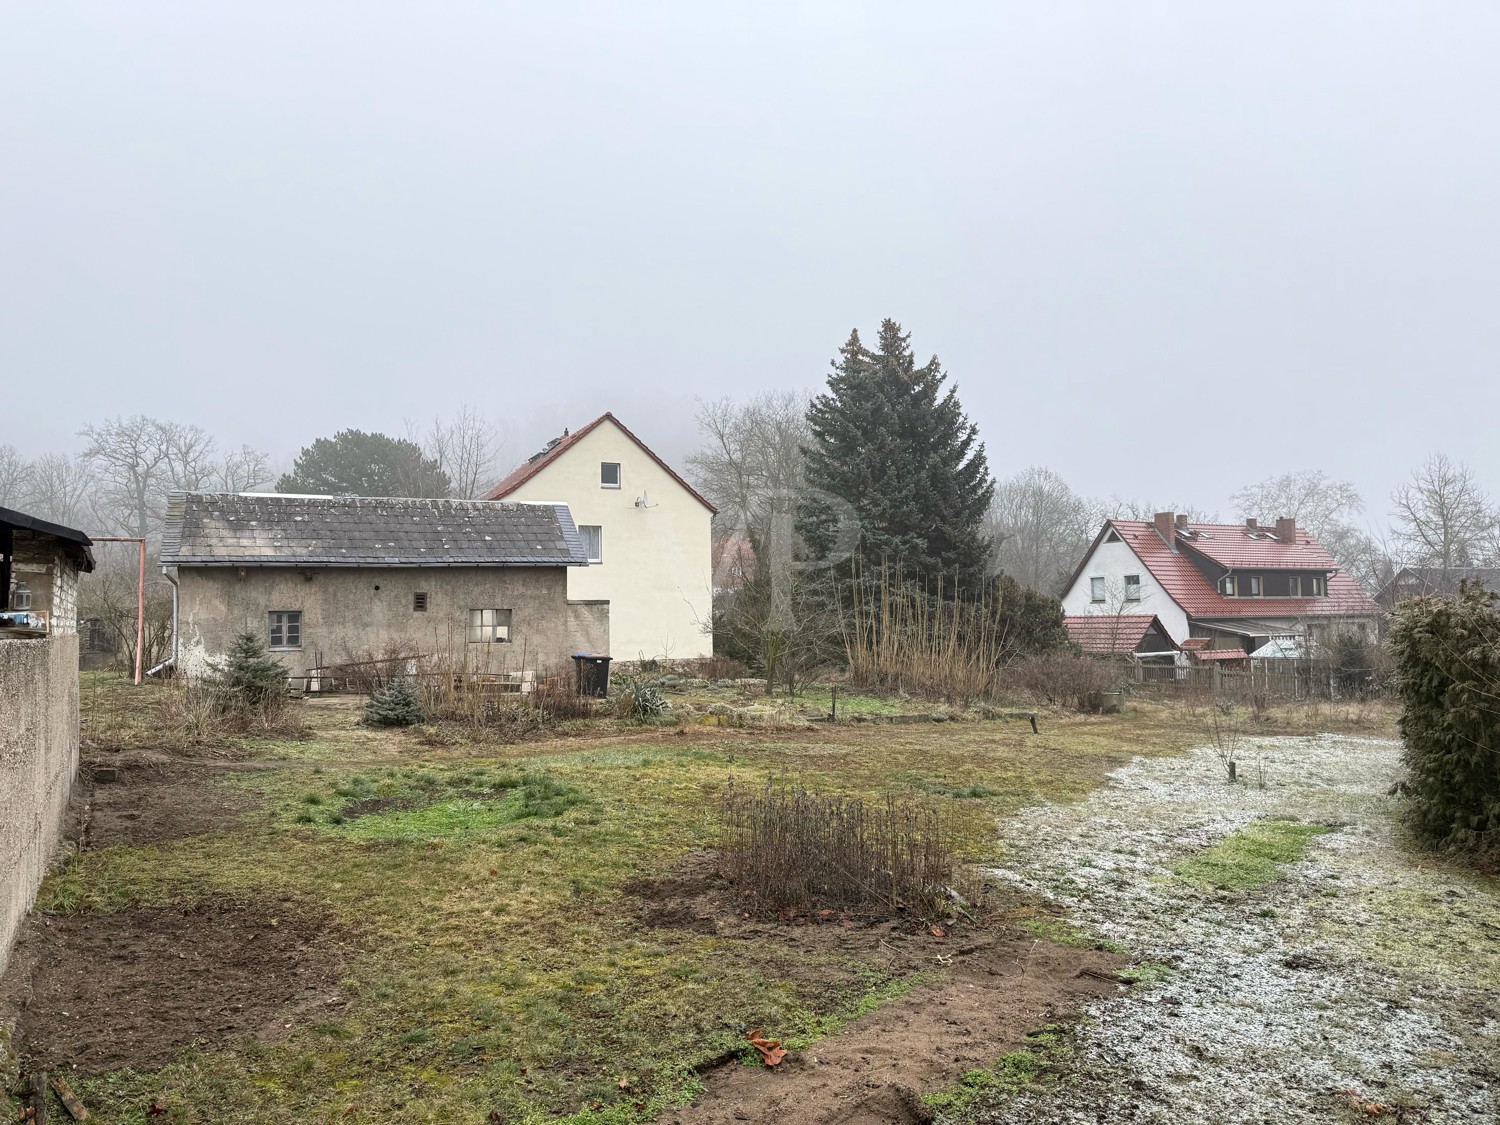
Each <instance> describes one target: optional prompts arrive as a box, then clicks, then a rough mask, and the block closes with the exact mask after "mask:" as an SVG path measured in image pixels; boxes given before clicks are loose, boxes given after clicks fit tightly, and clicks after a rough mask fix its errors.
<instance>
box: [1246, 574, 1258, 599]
mask: <svg viewBox="0 0 1500 1125" xmlns="http://www.w3.org/2000/svg"><path fill="white" fill-rule="evenodd" d="M1246 581H1248V582H1249V583H1250V596H1251V597H1252V598H1258V597H1260V575H1258V574H1252V575H1250V577H1249V578H1248V579H1246Z"/></svg>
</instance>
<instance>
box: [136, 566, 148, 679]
mask: <svg viewBox="0 0 1500 1125" xmlns="http://www.w3.org/2000/svg"><path fill="white" fill-rule="evenodd" d="M145 639H146V541H145V540H144V539H142V540H141V569H140V573H139V574H138V575H137V577H136V585H135V684H136V687H140V684H141V648H142V642H143V641H145Z"/></svg>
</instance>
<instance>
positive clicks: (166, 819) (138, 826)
mask: <svg viewBox="0 0 1500 1125" xmlns="http://www.w3.org/2000/svg"><path fill="white" fill-rule="evenodd" d="M226 768H227V767H225V766H223V765H212V764H202V763H197V762H190V761H184V760H182V759H180V758H174V757H170V756H168V755H165V754H142V753H138V754H119V755H110V756H109V758H108V759H107V760H97V761H93V762H89V763H87V764H86V767H85V768H84V769H83V770H81V771H80V773H79V777H80V780H81V782H82V784H81V785H80V786H79V787H78V789H77V791H76V793H75V796H74V798H73V805H74V808H73V810H72V815H73V818H74V821H75V826H76V831H75V832H74V833H73V835H74V836H75V838H77V839H78V840H79V842H80V844H81V845H82V846H83V847H85V848H107V847H127V848H138V847H144V846H147V845H150V844H159V843H162V842H163V841H166V840H177V839H181V838H183V837H185V836H201V835H203V834H204V833H207V832H220V831H224V830H226V829H231V828H234V827H235V826H236V825H237V824H238V822H239V818H240V816H241V815H242V814H244V813H245V812H248V811H249V810H250V809H252V808H254V807H255V806H256V803H257V802H256V800H255V799H254V798H253V797H252V796H251V795H250V794H248V793H244V792H239V791H236V790H234V789H230V788H227V787H226V786H223V785H220V784H216V782H217V781H218V780H219V779H220V778H222V777H223V776H224V774H225V772H226ZM106 778H107V779H108V780H105V779H106Z"/></svg>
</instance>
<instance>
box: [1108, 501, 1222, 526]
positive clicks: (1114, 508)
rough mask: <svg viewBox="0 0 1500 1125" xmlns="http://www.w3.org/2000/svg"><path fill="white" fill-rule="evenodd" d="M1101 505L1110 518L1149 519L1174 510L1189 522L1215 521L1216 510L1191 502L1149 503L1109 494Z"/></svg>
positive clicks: (1217, 516) (1216, 519)
mask: <svg viewBox="0 0 1500 1125" xmlns="http://www.w3.org/2000/svg"><path fill="white" fill-rule="evenodd" d="M1101 507H1102V508H1103V509H1104V515H1105V517H1106V518H1108V519H1112V520H1149V519H1150V518H1151V517H1152V516H1154V515H1155V514H1156V513H1157V512H1175V513H1176V514H1177V515H1179V516H1186V517H1187V520H1188V522H1189V523H1217V522H1218V521H1219V513H1218V512H1210V511H1208V510H1207V509H1205V508H1196V507H1194V506H1193V505H1191V504H1150V503H1142V502H1141V501H1139V500H1127V499H1125V498H1124V497H1122V496H1111V497H1110V498H1109V500H1108V502H1106V503H1105V504H1102V505H1101Z"/></svg>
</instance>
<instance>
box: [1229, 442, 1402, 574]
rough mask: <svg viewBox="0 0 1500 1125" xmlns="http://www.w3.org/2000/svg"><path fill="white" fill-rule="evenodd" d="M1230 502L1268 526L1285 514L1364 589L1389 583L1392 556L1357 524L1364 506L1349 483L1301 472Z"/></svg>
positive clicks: (1248, 489) (1245, 515)
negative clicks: (1304, 529) (1305, 531)
mask: <svg viewBox="0 0 1500 1125" xmlns="http://www.w3.org/2000/svg"><path fill="white" fill-rule="evenodd" d="M1233 500H1234V503H1235V509H1236V511H1237V512H1238V514H1239V516H1240V518H1241V519H1246V518H1251V517H1253V518H1255V519H1258V520H1260V521H1261V522H1262V523H1265V524H1268V525H1269V524H1270V523H1272V522H1273V521H1275V520H1276V519H1278V518H1280V517H1283V516H1286V517H1290V518H1291V519H1294V520H1296V521H1297V525H1298V526H1299V527H1304V528H1306V529H1307V530H1308V531H1309V532H1311V534H1312V536H1313V538H1315V539H1317V541H1318V542H1319V543H1321V544H1322V545H1323V548H1324V549H1325V550H1326V551H1327V552H1328V553H1329V554H1330V555H1332V556H1333V558H1334V561H1336V562H1337V563H1338V564H1339V565H1340V566H1342V567H1343V568H1344V570H1345V572H1346V573H1348V574H1349V575H1350V576H1351V577H1353V578H1354V580H1355V581H1356V582H1358V583H1359V584H1360V585H1361V586H1363V587H1365V589H1367V590H1378V589H1379V588H1380V587H1381V586H1382V585H1384V584H1385V583H1386V582H1387V581H1389V579H1390V576H1391V574H1392V572H1393V567H1392V561H1391V557H1390V555H1389V553H1388V552H1387V551H1386V550H1385V549H1384V548H1383V547H1382V546H1381V544H1380V543H1379V541H1378V540H1377V538H1376V536H1375V535H1374V534H1373V533H1372V532H1369V531H1366V530H1362V529H1361V528H1360V527H1358V526H1357V520H1358V518H1359V516H1360V514H1361V513H1362V512H1363V511H1364V510H1365V502H1364V500H1363V498H1361V496H1360V495H1359V490H1358V489H1357V488H1355V487H1354V485H1353V484H1352V483H1351V482H1349V481H1342V480H1334V479H1333V478H1331V477H1329V476H1328V474H1327V473H1324V472H1323V471H1322V470H1320V469H1303V470H1300V471H1298V472H1292V473H1284V474H1282V475H1281V476H1276V477H1267V478H1266V479H1265V480H1262V481H1258V482H1256V483H1255V484H1251V485H1246V486H1245V487H1244V488H1242V489H1240V490H1239V491H1238V492H1236V493H1235V494H1234V497H1233Z"/></svg>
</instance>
